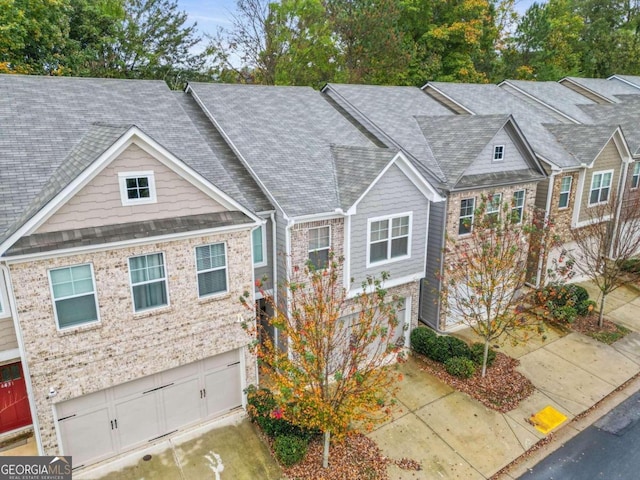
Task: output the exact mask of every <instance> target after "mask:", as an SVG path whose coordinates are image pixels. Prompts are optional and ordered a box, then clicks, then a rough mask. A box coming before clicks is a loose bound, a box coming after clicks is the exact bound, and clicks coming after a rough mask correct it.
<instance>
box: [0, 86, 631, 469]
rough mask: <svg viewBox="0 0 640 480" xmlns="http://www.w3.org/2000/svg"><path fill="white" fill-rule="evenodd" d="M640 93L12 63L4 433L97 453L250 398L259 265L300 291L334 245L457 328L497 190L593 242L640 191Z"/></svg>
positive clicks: (95, 456) (87, 455)
mask: <svg viewBox="0 0 640 480" xmlns="http://www.w3.org/2000/svg"><path fill="white" fill-rule="evenodd" d="M638 95H640V79H638V78H636V77H615V76H614V77H612V78H611V79H609V80H593V79H574V78H572V79H565V80H564V81H563V82H560V83H553V82H544V83H533V82H511V81H508V82H504V83H503V84H501V85H499V86H498V85H469V84H467V85H462V84H444V83H428V84H426V85H425V86H424V87H423V88H422V89H418V88H411V87H380V86H364V85H334V84H329V85H327V86H325V88H324V89H323V90H322V91H321V92H318V91H315V90H313V89H311V88H306V87H267V86H248V85H223V84H206V83H191V84H189V85H188V87H187V89H186V90H185V91H184V92H174V91H170V90H168V89H167V87H166V85H165V84H164V83H163V82H156V81H130V80H112V79H87V78H57V77H30V76H20V75H0V98H2V99H3V100H2V101H0V147H1V152H2V154H1V155H0V162H1V163H2V168H1V169H0V179H1V180H0V182H1V183H0V196H1V197H2V201H1V202H0V203H1V204H0V232H1V233H0V272H1V275H0V375H2V383H0V402H2V405H3V408H2V409H1V410H0V433H3V434H5V435H6V436H10V435H16V434H18V433H20V432H22V431H24V430H25V429H32V430H33V434H34V436H35V439H36V442H37V445H38V449H39V452H40V453H41V454H58V453H62V454H66V455H69V454H70V455H73V458H74V467H75V468H82V467H85V466H87V465H90V464H93V463H96V462H99V461H101V460H104V459H108V458H111V457H113V456H115V455H118V454H120V453H123V452H126V451H129V450H131V449H134V448H136V447H138V446H141V445H146V444H148V443H149V442H153V441H156V440H157V439H160V438H164V437H165V436H167V435H171V434H172V433H174V432H176V431H179V430H182V429H184V428H187V427H189V426H193V425H197V424H200V423H202V422H205V421H208V420H210V419H214V418H217V417H220V416H222V415H226V414H227V413H229V412H232V411H234V410H236V409H241V408H243V407H244V405H245V398H244V395H243V389H244V388H245V387H246V386H247V385H249V384H252V383H256V382H257V381H258V378H257V369H256V359H255V358H254V356H253V355H252V353H251V352H250V350H249V349H248V344H249V343H250V342H251V341H252V338H251V336H250V334H249V333H248V332H247V330H245V329H244V328H243V327H242V326H243V324H245V323H251V322H253V321H254V320H255V318H256V313H257V315H258V317H259V318H261V317H265V316H268V315H269V313H270V312H269V311H268V305H267V303H266V302H265V299H263V298H261V294H260V292H259V290H258V289H257V287H256V285H257V283H261V284H263V287H264V288H265V289H266V290H267V291H268V292H269V293H270V294H271V295H273V296H274V297H275V299H276V301H277V302H278V304H280V305H286V302H287V298H286V295H287V292H286V291H285V290H283V289H282V288H280V286H281V285H282V282H283V281H284V280H286V279H287V278H289V276H290V275H291V274H292V272H293V271H295V270H296V267H301V266H302V265H304V264H305V263H306V262H307V261H312V262H313V263H314V264H315V265H316V266H319V267H322V266H323V265H324V263H325V262H326V261H327V259H328V256H329V252H330V251H334V252H335V253H336V254H337V255H340V256H344V258H345V261H344V265H343V270H342V271H341V272H340V275H341V279H342V282H343V285H344V288H345V289H346V290H347V292H348V294H349V295H350V296H355V295H357V294H358V293H360V285H361V283H362V281H363V280H364V279H365V278H366V277H367V276H370V275H379V274H380V273H382V272H388V273H389V274H390V278H389V280H388V281H387V282H386V287H387V288H388V290H389V291H390V293H392V294H397V295H399V296H401V297H402V298H404V306H403V308H401V309H400V311H399V318H400V320H401V322H400V325H399V327H398V330H397V332H396V340H397V341H399V342H405V343H407V342H408V335H409V332H410V330H411V329H412V328H414V327H415V326H416V325H417V324H418V322H423V323H426V324H428V325H430V326H432V327H433V328H435V329H437V330H439V331H446V330H450V329H454V328H456V327H457V324H456V319H455V318H451V317H450V316H448V315H447V314H446V312H444V311H443V309H442V307H441V305H440V302H439V294H438V292H439V288H440V282H441V281H442V278H443V276H444V275H445V270H444V269H445V267H446V265H447V257H446V255H445V254H444V253H443V247H444V244H445V239H446V238H447V236H448V237H464V236H465V235H468V234H469V233H470V232H469V225H470V220H472V219H473V216H474V212H475V209H476V207H477V205H478V202H479V201H480V198H481V197H482V196H488V195H492V196H493V197H494V198H500V199H502V200H505V201H510V202H511V205H512V209H513V215H514V218H517V219H520V220H522V219H523V218H524V217H525V216H528V215H531V214H532V212H533V210H534V208H536V207H537V208H541V209H543V210H544V211H546V212H547V215H548V216H549V217H550V218H553V220H554V222H555V224H556V225H557V228H558V229H559V231H560V233H561V235H562V236H563V240H564V242H565V246H564V247H565V248H569V249H571V242H570V235H569V231H570V229H572V228H580V226H581V225H583V224H584V222H586V221H588V210H589V208H592V207H593V206H594V205H599V204H602V203H605V202H608V201H609V199H610V198H611V195H612V192H614V191H615V192H618V193H620V194H622V195H627V196H631V195H635V194H636V193H635V192H637V190H638V186H639V183H640V163H638V158H639V156H638V153H639V152H638V149H639V148H640V132H638V129H637V127H636V124H637V121H636V120H635V119H636V114H635V111H638V109H637V108H636V103H637V102H638V101H639V100H640V96H638ZM557 254H558V253H556V255H557ZM550 261H552V259H550ZM545 268H546V265H542V264H541V263H539V264H538V265H536V266H535V268H534V269H533V271H532V272H531V282H532V283H534V284H536V283H539V282H540V281H541V277H542V272H544V270H545ZM246 292H248V293H249V295H250V296H251V300H252V303H251V304H253V303H255V306H256V309H255V311H251V310H248V309H246V308H245V307H244V306H243V305H242V304H241V302H240V301H239V298H240V297H241V296H243V295H245V293H246ZM269 334H270V335H272V336H273V338H274V340H275V341H276V342H279V343H280V344H281V345H282V346H283V348H284V347H286V342H285V341H284V339H281V338H278V332H277V331H275V330H273V329H271V330H270V331H269Z"/></svg>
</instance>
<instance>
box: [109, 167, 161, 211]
mask: <svg viewBox="0 0 640 480" xmlns="http://www.w3.org/2000/svg"><path fill="white" fill-rule="evenodd" d="M118 180H119V182H120V199H121V200H122V205H125V206H126V205H141V204H145V203H156V183H155V178H154V175H153V172H121V173H118Z"/></svg>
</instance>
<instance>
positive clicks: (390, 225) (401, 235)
mask: <svg viewBox="0 0 640 480" xmlns="http://www.w3.org/2000/svg"><path fill="white" fill-rule="evenodd" d="M412 216H413V214H412V213H411V212H408V213H402V214H400V215H394V216H389V217H378V218H371V219H369V221H368V227H369V228H368V237H369V238H368V240H367V267H368V266H369V265H373V264H381V263H388V262H392V261H396V260H402V259H404V258H408V257H410V256H411V220H412Z"/></svg>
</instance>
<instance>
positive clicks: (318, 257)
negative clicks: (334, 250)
mask: <svg viewBox="0 0 640 480" xmlns="http://www.w3.org/2000/svg"><path fill="white" fill-rule="evenodd" d="M309 261H310V262H311V264H312V265H313V266H314V268H315V269H316V270H322V269H323V268H326V267H327V264H328V263H329V249H328V248H326V249H322V250H316V251H314V252H309Z"/></svg>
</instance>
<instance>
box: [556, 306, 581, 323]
mask: <svg viewBox="0 0 640 480" xmlns="http://www.w3.org/2000/svg"><path fill="white" fill-rule="evenodd" d="M577 316H578V311H577V310H576V308H575V307H572V306H570V305H565V306H563V307H559V308H556V309H555V310H554V312H553V317H554V319H555V320H556V321H558V322H563V323H573V322H574V321H575V319H576V317H577Z"/></svg>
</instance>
